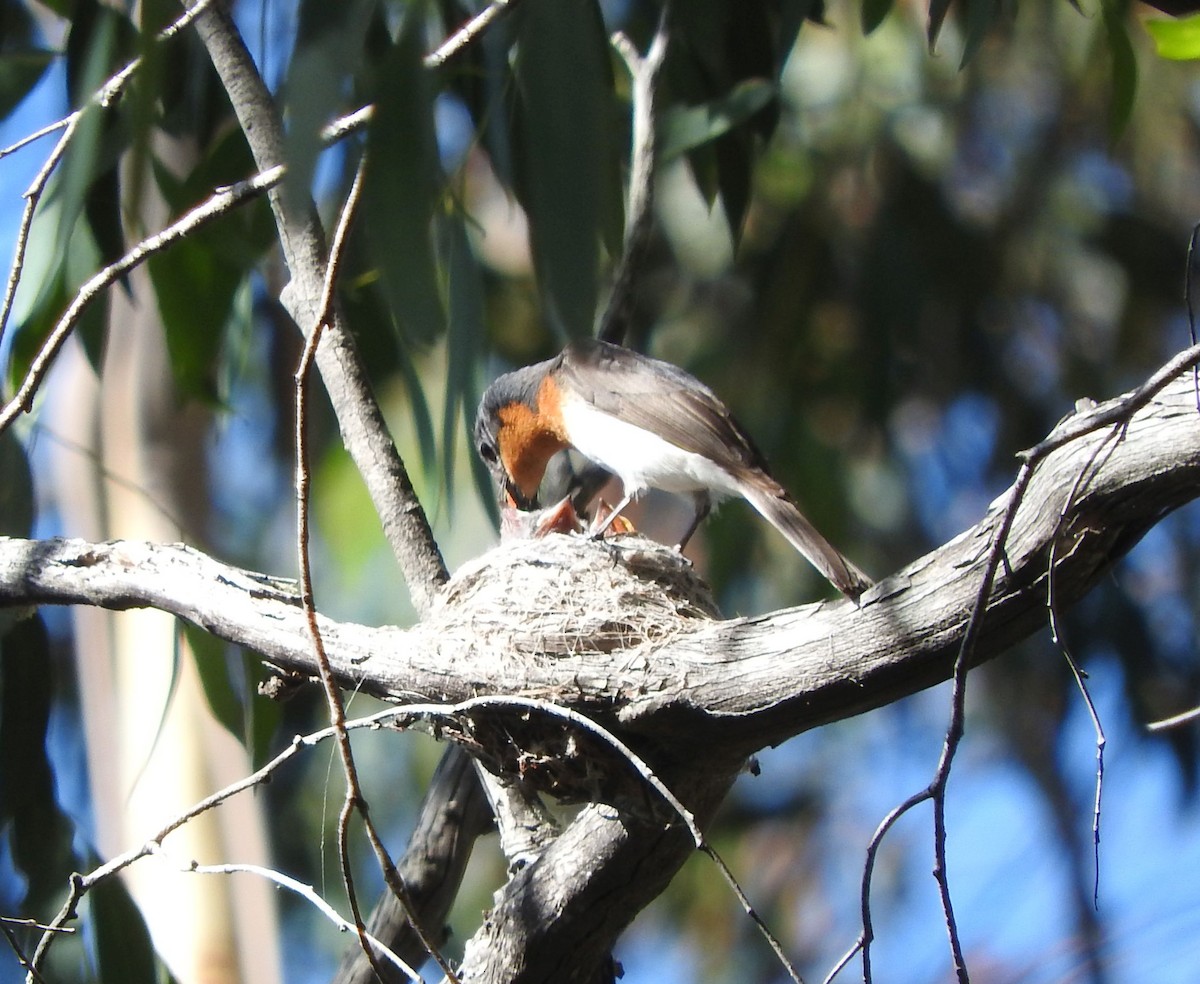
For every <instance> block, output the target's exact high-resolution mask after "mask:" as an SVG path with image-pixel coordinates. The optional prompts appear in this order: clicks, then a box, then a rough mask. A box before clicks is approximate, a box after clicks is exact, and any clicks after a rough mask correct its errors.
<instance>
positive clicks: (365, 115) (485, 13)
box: [321, 0, 520, 144]
mask: <svg viewBox="0 0 1200 984" xmlns="http://www.w3.org/2000/svg"><path fill="white" fill-rule="evenodd" d="M519 2H520V0H493V2H492V3H490V4H488V6H486V7H484V8H483V10H481V11H480V12H479V13H478V14H476V15H475V16H474V17H472V18H471V19H470V20H469V21H467V22H466V23H465V24H463V25H462V27H460V28H459V29H458V30H457V31H455V32H454V33H453V34H451V35H450V36H449V37H448V38H446V40H445V41H443V42H442V43H441V44H439V45H438V46H437V47H436V48H434V49H433V51H431V52H429V54H427V55H426V56H425V57H424V58H423V59H422V62H421V63H422V64H423V65H424V66H425V67H426V68H441V67H442V66H443V65H444V64H446V62H448V61H449V60H450V59H451V58H453V57H454V56H455V55H457V54H459V53H460V52H462V51H463V50H464V49H465V48H466V47H467V46H468V45H469V44H472V43H474V42H475V41H476V40H478V38H479V37H480V36H481V35H482V34H483V32H484V31H485V30H487V28H489V27H490V26H491V25H492V24H493V23H495V22H496V21H497V20H499V18H500V17H501V15H503V14H506V13H508V12H509V11H510V10H512V9H513V8H514V7H516V6H517V4H518V3H519ZM374 115H375V106H374V104H371V103H368V104H367V105H366V106H360V107H359V108H358V109H356V110H353V111H352V112H349V113H346V114H345V115H343V116H339V117H338V118H337V119H335V120H333V121H332V122H331V123H329V124H328V125H327V126H326V127H325V128H324V129H323V130H322V131H321V139H322V140H323V141H324V142H325V143H326V144H331V143H336V142H337V141H339V140H344V139H345V138H346V137H348V136H350V135H351V134H352V133H357V132H358V131H359V130H361V129H363V128H364V127H366V126H367V124H368V123H370V122H371V119H372V118H373V117H374Z"/></svg>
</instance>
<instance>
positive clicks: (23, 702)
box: [0, 615, 75, 911]
mask: <svg viewBox="0 0 1200 984" xmlns="http://www.w3.org/2000/svg"><path fill="white" fill-rule="evenodd" d="M53 666H54V661H53V659H52V658H51V655H50V639H49V636H48V634H47V632H46V627H45V625H44V624H43V622H42V619H41V616H40V615H34V616H33V617H31V618H26V619H23V620H21V621H20V622H17V623H16V624H15V625H14V626H13V627H12V628H11V629H10V630H9V631H8V632H7V633H6V634H5V635H4V636H3V637H2V638H0V680H2V681H3V685H2V687H0V695H2V700H0V789H2V790H3V791H4V795H3V796H2V797H0V822H2V824H3V826H5V827H7V828H8V829H9V838H10V845H11V849H12V859H13V862H14V863H15V864H16V866H17V868H19V869H20V870H21V872H22V873H23V874H24V875H25V876H26V878H27V879H28V882H29V887H28V891H27V895H26V899H27V901H28V903H29V904H30V906H31V908H33V909H34V910H35V911H36V910H37V909H40V908H41V907H42V906H43V905H44V904H47V903H49V902H50V901H51V900H52V899H54V898H55V897H56V896H58V895H59V893H60V892H61V890H62V884H63V880H64V879H65V878H66V877H67V875H69V874H70V872H71V869H72V868H73V867H74V866H75V857H74V854H73V852H72V849H71V841H72V838H73V836H74V825H73V824H72V823H71V821H70V820H69V819H68V818H67V816H66V815H65V814H64V813H63V812H62V810H61V808H60V807H59V805H58V800H57V798H56V796H55V782H54V769H53V767H52V766H51V764H50V759H49V757H48V756H47V754H46V729H47V727H48V726H49V723H50V704H51V701H52V699H53V689H54V673H53Z"/></svg>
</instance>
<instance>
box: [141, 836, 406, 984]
mask: <svg viewBox="0 0 1200 984" xmlns="http://www.w3.org/2000/svg"><path fill="white" fill-rule="evenodd" d="M152 853H154V854H156V855H158V856H160V857H163V858H167V856H168V855H167V852H166V851H164V850H163V849H162V847H161V846H156V847H155V848H154V851H153V852H152ZM174 863H175V864H177V865H178V867H179V869H180V870H181V871H187V872H192V873H194V874H198V875H234V874H249V875H255V876H256V877H258V878H265V879H267V880H268V881H270V882H273V883H274V884H276V885H278V886H280V887H281V888H286V889H287V890H288V891H289V892H293V893H294V894H296V895H298V896H300V898H302V899H304V900H305V901H307V902H308V903H310V904H311V905H312V906H313V907H314V908H316V909H317V911H318V912H320V913H321V915H323V916H324V917H325V918H326V919H328V920H329V921H330V922H331V923H333V924H334V925H335V926H337V928H338V929H340V930H341V931H343V932H345V931H346V930H353V929H355V928H356V927H355V926H354V925H353V924H352V923H350V922H347V921H346V920H345V919H343V918H342V917H341V916H340V915H339V914H338V911H337V910H336V909H335V908H334V907H333V906H331V905H330V904H329V903H328V902H326V901H325V900H324V899H323V898H321V896H320V895H319V894H318V893H317V892H316V890H315V889H314V888H313V887H312V886H311V885H305V884H304V883H303V882H300V881H297V880H296V879H295V878H292V877H290V876H288V875H285V874H284V873H283V872H281V871H276V870H275V869H274V868H265V867H263V866H262V865H258V864H238V863H226V864H199V863H198V862H196V861H186V862H174ZM357 929H358V932H359V933H360V935H362V936H364V937H365V938H366V941H367V942H366V944H365V945H367V946H368V947H370V948H371V952H372V953H374V952H376V950H377V951H378V952H379V953H380V954H382V955H383V956H384V957H386V958H387V959H388V960H390V961H391V962H392V963H393V964H395V966H397V967H398V968H399V969H400V970H401V971H402V972H403V973H404V974H405V975H406V976H407V977H408V978H409V979H410V980H413V981H420V980H421V979H422V978H421V975H420V974H418V973H417V972H416V971H415V970H413V969H412V967H410V966H409V965H408V964H407V963H405V962H404V960H402V959H401V958H400V957H399V956H397V955H396V954H395V953H393V952H392V951H391V950H389V949H388V948H387V947H386V946H384V945H383V943H382V942H380V941H379V940H377V939H376V938H375V937H373V936H371V935H369V934H367V933H366V931H365V930H363V929H362V927H357Z"/></svg>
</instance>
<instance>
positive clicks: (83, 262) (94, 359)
mask: <svg viewBox="0 0 1200 984" xmlns="http://www.w3.org/2000/svg"><path fill="white" fill-rule="evenodd" d="M95 260H96V248H95V245H94V244H93V243H92V241H91V237H90V236H89V235H88V234H87V230H86V229H84V228H83V227H80V228H78V229H76V230H75V234H74V235H72V236H71V239H70V241H69V242H68V243H67V246H66V248H65V249H61V250H58V249H56V250H55V253H54V257H53V259H51V260H49V261H47V263H46V266H47V268H48V269H47V270H46V271H45V272H44V273H43V272H40V271H39V272H40V273H41V275H40V278H39V279H40V282H41V286H40V288H39V290H38V293H37V295H36V296H35V298H34V300H33V301H32V302H31V303H30V304H29V307H28V309H27V310H26V311H25V312H23V317H22V319H21V321H20V323H19V324H18V325H17V327H16V328H15V330H14V331H13V333H12V348H11V350H10V352H9V363H8V373H9V380H10V382H11V384H12V385H14V386H16V385H19V384H20V382H21V380H22V379H23V378H24V376H25V373H26V372H28V370H29V367H30V365H31V364H32V362H33V360H34V358H35V357H36V355H37V353H38V351H39V350H40V349H41V347H42V345H43V344H45V341H46V339H47V337H48V336H49V335H50V332H51V331H53V330H54V326H55V324H56V323H57V321H58V319H59V317H60V316H61V315H62V314H63V312H64V311H65V310H66V308H67V306H68V305H69V304H70V303H71V302H72V301H73V300H74V298H75V295H76V293H77V292H78V289H79V286H80V285H81V284H82V283H83V282H84V280H85V279H86V278H87V277H88V276H89V275H90V274H91V273H92V271H93V270H94V269H95ZM29 272H30V271H29V268H28V266H27V268H26V275H27V277H28V274H29ZM18 296H19V295H18ZM107 330H108V313H107V309H106V305H105V304H104V301H103V298H102V297H98V298H96V299H94V300H93V301H92V303H90V304H89V305H87V307H85V308H84V309H83V313H82V314H81V315H80V317H79V320H78V321H77V322H76V326H75V333H76V334H77V335H78V336H79V338H80V340H81V341H82V342H83V347H84V352H85V353H86V354H87V356H88V359H89V360H90V361H91V363H92V366H93V367H94V368H96V369H97V370H99V365H100V357H101V354H102V352H103V348H104V339H105V337H106V334H107Z"/></svg>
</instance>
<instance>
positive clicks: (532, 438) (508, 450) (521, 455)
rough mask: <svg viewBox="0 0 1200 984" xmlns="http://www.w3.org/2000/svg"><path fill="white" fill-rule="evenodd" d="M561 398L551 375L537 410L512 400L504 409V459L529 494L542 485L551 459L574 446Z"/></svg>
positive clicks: (515, 481)
mask: <svg viewBox="0 0 1200 984" xmlns="http://www.w3.org/2000/svg"><path fill="white" fill-rule="evenodd" d="M561 400H562V397H561V393H560V392H559V389H558V386H557V384H556V383H555V382H554V377H552V376H547V377H546V378H545V379H544V380H543V381H542V385H541V386H540V387H538V394H537V409H536V410H533V409H531V408H530V407H529V406H528V405H527V404H525V403H511V404H509V405H508V406H506V407H502V408H501V410H500V413H499V416H500V423H501V425H502V426H501V428H500V434H499V444H500V447H499V449H498V450H499V452H500V460H501V461H502V462H503V464H504V469H505V471H507V472H508V475H509V477H510V478H511V479H512V481H513V484H514V485H516V487H517V488H518V489H520V490H521V493H522V494H523V495H525V496H527V497H530V498H531V497H532V496H533V495H534V493H536V492H537V489H538V486H539V485H541V484H542V476H543V475H545V474H546V465H547V463H548V462H549V461H550V459H551V458H552V457H554V455H555V454H557V453H558V452H559V451H561V450H563V449H564V448H566V447H569V446H570V443H569V442H568V441H567V439H566V434H565V433H564V431H563V425H562V414H561V413H560V412H559V406H560V404H561Z"/></svg>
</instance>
